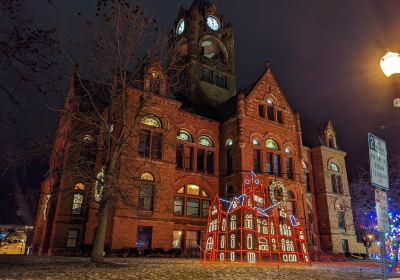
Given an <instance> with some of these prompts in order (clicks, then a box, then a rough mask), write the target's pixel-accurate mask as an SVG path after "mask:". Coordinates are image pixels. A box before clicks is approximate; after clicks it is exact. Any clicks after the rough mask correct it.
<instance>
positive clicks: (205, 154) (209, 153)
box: [197, 135, 214, 174]
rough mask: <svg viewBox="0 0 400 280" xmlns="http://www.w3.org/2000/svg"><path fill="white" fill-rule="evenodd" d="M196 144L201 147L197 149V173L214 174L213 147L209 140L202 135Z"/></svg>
mask: <svg viewBox="0 0 400 280" xmlns="http://www.w3.org/2000/svg"><path fill="white" fill-rule="evenodd" d="M198 144H199V145H200V146H202V147H199V148H198V149H197V171H198V172H202V173H207V174H214V148H213V146H214V145H213V142H212V140H211V138H210V137H208V136H205V135H202V136H200V137H199V141H198Z"/></svg>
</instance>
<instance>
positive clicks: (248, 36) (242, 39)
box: [0, 0, 400, 223]
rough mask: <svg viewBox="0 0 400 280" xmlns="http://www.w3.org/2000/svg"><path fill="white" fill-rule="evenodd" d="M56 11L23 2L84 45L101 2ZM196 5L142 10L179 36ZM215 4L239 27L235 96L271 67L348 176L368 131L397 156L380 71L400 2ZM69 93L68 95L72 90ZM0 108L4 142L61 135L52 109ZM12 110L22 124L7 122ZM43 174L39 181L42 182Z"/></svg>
mask: <svg viewBox="0 0 400 280" xmlns="http://www.w3.org/2000/svg"><path fill="white" fill-rule="evenodd" d="M51 2H52V3H51V4H49V3H48V2H47V1H43V0H29V1H26V4H27V7H26V8H27V10H26V11H27V14H28V15H31V16H32V17H34V19H35V20H36V22H37V23H39V24H42V25H43V26H48V27H51V26H55V27H57V28H58V30H59V37H60V38H62V39H64V40H66V41H68V40H70V39H71V40H79V37H80V36H85V33H84V32H83V31H82V30H83V29H84V28H82V26H84V22H85V20H86V19H85V17H88V18H90V16H91V15H93V13H94V12H95V9H96V3H97V1H95V0H85V1H82V0H69V1H61V0H53V1H51ZM191 2H192V1H191V0H185V1H178V0H146V1H144V3H145V5H146V6H147V7H148V8H149V9H150V10H151V12H152V13H153V14H154V16H155V18H157V19H158V21H159V22H160V24H161V25H162V26H164V28H165V29H167V28H172V23H173V22H174V20H175V19H176V16H177V13H178V11H179V7H180V6H184V7H186V8H188V7H189V6H190V4H191ZM215 2H216V5H217V9H218V11H219V12H220V13H222V14H223V15H224V19H225V23H228V22H231V23H232V24H233V26H234V28H235V47H236V58H235V59H236V73H237V77H238V78H237V88H241V87H245V86H246V85H248V84H250V83H252V82H254V81H255V80H256V79H257V78H258V77H259V75H260V74H261V72H262V70H263V67H264V62H265V61H266V60H268V61H269V62H270V64H271V68H272V71H273V72H274V73H275V76H276V77H277V79H278V82H279V84H280V86H281V88H282V89H283V92H284V94H285V95H286V97H287V98H288V100H289V103H290V104H291V105H292V107H293V109H294V110H295V111H298V112H299V113H300V115H301V118H302V119H307V118H311V119H314V120H315V121H316V122H322V121H324V120H327V119H331V120H332V121H333V124H334V127H335V129H336V132H337V138H338V144H339V146H340V147H341V148H342V149H343V150H344V151H347V152H348V158H347V167H348V168H351V166H354V165H358V164H362V163H363V162H365V161H367V160H368V147H367V133H368V132H369V131H370V132H373V133H375V134H376V135H378V136H380V137H382V138H384V139H386V140H387V142H388V147H389V153H395V151H396V149H398V147H399V145H398V142H399V140H400V133H399V130H400V111H399V110H398V109H397V110H396V109H395V108H393V105H392V102H393V97H394V96H395V89H394V87H393V84H392V82H391V81H390V80H389V79H387V78H386V77H385V76H384V75H383V73H382V72H381V70H380V67H379V61H380V59H381V57H382V56H383V55H384V54H385V53H386V52H387V51H389V50H393V51H397V52H400V36H399V34H400V1H396V0H392V1H388V0H386V1H375V0H374V1H372V0H371V1H366V0H358V1H355V0H352V1H349V0H335V1H330V0H329V1H328V0H326V1H322V0H302V1H298V0H293V1H272V0H270V1H269V0H248V1H239V0H217V1H215ZM78 12H82V16H77V13H78ZM63 86H65V90H66V82H65V83H64V84H63ZM398 95H399V96H400V91H399V93H398ZM0 101H2V102H1V104H0V112H1V115H0V129H1V131H2V132H3V133H4V135H3V136H2V137H1V138H2V139H3V141H1V143H4V142H6V141H4V139H5V140H11V141H12V137H15V135H16V134H18V133H21V132H22V133H23V132H25V131H29V132H34V131H37V130H41V131H43V130H44V131H46V130H47V131H53V130H54V128H55V126H56V121H57V117H56V115H55V113H53V112H51V111H50V110H49V109H48V108H47V107H46V106H45V104H46V102H47V100H46V101H45V102H42V101H35V102H33V106H34V107H35V111H36V112H37V115H36V116H35V117H34V118H32V117H28V118H27V116H28V115H27V114H24V113H20V112H16V111H15V110H12V109H10V106H9V104H8V103H7V102H6V101H5V100H4V98H3V97H0ZM9 111H12V115H13V119H15V120H16V123H13V122H11V121H10V120H9V117H8V112H9ZM39 120H40V121H39ZM382 125H384V126H386V129H383V130H382V129H381V126H382ZM0 149H1V147H0ZM36 173H37V174H36V175H35V176H36V177H35V178H38V177H40V172H36ZM3 181H4V180H3ZM0 186H1V185H0ZM37 187H39V186H37ZM4 192H5V188H4V187H3V186H1V193H0V194H1V195H0V196H3V194H5V195H7V194H6V193H4ZM3 197H4V196H3ZM0 203H1V202H0ZM0 218H1V216H0ZM1 222H2V221H1V220H0V223H1Z"/></svg>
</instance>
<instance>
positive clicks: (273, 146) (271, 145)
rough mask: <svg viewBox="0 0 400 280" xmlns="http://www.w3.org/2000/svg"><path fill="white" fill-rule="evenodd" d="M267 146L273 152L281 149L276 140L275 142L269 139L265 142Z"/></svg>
mask: <svg viewBox="0 0 400 280" xmlns="http://www.w3.org/2000/svg"><path fill="white" fill-rule="evenodd" d="M265 146H266V147H267V148H268V149H273V150H279V147H278V144H277V143H276V142H275V140H273V139H271V138H270V139H268V140H267V141H266V142H265Z"/></svg>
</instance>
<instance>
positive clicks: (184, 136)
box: [176, 129, 193, 142]
mask: <svg viewBox="0 0 400 280" xmlns="http://www.w3.org/2000/svg"><path fill="white" fill-rule="evenodd" d="M176 138H177V139H178V140H181V141H186V142H193V138H192V135H190V133H189V132H188V131H186V130H183V129H180V130H179V133H178V135H177V136H176Z"/></svg>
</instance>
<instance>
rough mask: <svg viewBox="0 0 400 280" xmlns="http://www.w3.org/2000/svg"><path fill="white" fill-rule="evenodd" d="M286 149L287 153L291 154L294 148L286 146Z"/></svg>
mask: <svg viewBox="0 0 400 280" xmlns="http://www.w3.org/2000/svg"><path fill="white" fill-rule="evenodd" d="M284 151H285V154H291V153H292V149H290V147H285V149H284Z"/></svg>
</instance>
